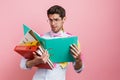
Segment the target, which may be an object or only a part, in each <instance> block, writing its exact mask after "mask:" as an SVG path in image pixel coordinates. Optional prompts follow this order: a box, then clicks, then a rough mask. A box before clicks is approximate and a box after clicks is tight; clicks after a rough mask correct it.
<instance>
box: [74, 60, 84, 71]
mask: <svg viewBox="0 0 120 80" xmlns="http://www.w3.org/2000/svg"><path fill="white" fill-rule="evenodd" d="M75 64H76V62H73V66H75ZM83 68H84V65H83V64H82V67H81V68H80V69H78V70H76V69H75V68H74V70H75V71H76V72H77V73H80V72H81V71H82V70H83Z"/></svg>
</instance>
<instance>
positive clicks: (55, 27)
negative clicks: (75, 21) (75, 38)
mask: <svg viewBox="0 0 120 80" xmlns="http://www.w3.org/2000/svg"><path fill="white" fill-rule="evenodd" d="M48 19H49V23H50V26H51V30H52V31H53V32H55V33H57V32H59V31H60V30H62V28H63V23H64V21H65V17H64V18H63V19H62V18H61V17H60V16H59V14H49V15H48Z"/></svg>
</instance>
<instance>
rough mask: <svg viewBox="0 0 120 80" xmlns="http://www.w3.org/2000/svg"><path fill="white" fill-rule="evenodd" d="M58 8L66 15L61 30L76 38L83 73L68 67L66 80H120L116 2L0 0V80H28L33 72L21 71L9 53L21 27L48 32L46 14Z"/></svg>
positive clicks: (16, 58) (119, 11) (119, 8)
mask: <svg viewBox="0 0 120 80" xmlns="http://www.w3.org/2000/svg"><path fill="white" fill-rule="evenodd" d="M54 4H59V5H61V6H63V7H64V8H65V9H66V11H67V20H66V22H65V26H64V29H65V31H67V32H70V33H73V34H75V35H78V36H79V40H80V43H81V49H82V53H83V54H84V65H85V68H84V71H83V72H82V73H80V74H77V73H75V71H74V70H73V67H72V65H70V67H69V68H68V71H67V80H120V59H119V57H120V6H119V4H120V1H119V0H43V1H42V0H0V37H1V40H0V41H1V43H0V44H1V46H0V61H1V62H0V80H31V79H32V75H33V74H34V72H35V70H36V68H33V69H32V70H28V71H25V70H21V69H20V67H19V62H20V59H21V56H20V55H18V54H16V53H15V52H14V51H13V49H14V47H15V45H16V44H17V43H18V42H19V41H20V39H21V38H23V29H22V24H26V25H28V26H30V27H31V28H33V29H34V30H36V31H37V32H38V33H40V34H42V33H45V32H47V31H49V29H50V27H49V24H48V23H47V16H46V10H47V9H48V8H49V7H50V6H52V5H54Z"/></svg>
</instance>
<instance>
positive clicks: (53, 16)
mask: <svg viewBox="0 0 120 80" xmlns="http://www.w3.org/2000/svg"><path fill="white" fill-rule="evenodd" d="M48 18H49V19H58V18H61V17H60V15H59V14H49V15H48Z"/></svg>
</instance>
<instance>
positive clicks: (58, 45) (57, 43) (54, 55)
mask: <svg viewBox="0 0 120 80" xmlns="http://www.w3.org/2000/svg"><path fill="white" fill-rule="evenodd" d="M23 29H24V35H25V34H26V33H27V32H28V31H29V30H32V29H30V28H29V27H28V26H26V25H23ZM33 32H34V34H35V36H36V38H37V39H38V41H39V42H40V43H41V44H42V46H43V48H44V49H47V50H48V53H49V55H50V60H51V61H52V62H53V63H58V62H73V61H75V60H74V58H73V56H72V55H71V53H70V45H71V44H76V45H77V43H78V37H77V36H71V37H64V38H54V39H45V38H42V37H40V36H39V35H38V34H37V33H36V32H35V31H33Z"/></svg>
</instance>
